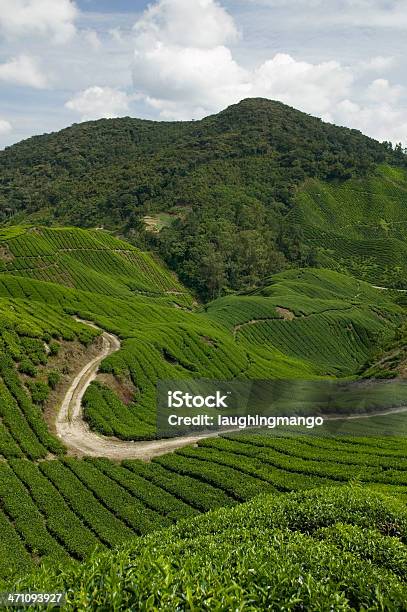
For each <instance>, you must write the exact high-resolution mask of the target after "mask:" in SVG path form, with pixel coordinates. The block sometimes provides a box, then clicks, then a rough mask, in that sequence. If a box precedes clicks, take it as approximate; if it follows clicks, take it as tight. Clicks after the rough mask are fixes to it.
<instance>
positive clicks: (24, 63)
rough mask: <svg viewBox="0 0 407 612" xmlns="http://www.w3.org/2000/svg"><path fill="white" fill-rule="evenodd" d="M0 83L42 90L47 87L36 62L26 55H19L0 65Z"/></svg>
mask: <svg viewBox="0 0 407 612" xmlns="http://www.w3.org/2000/svg"><path fill="white" fill-rule="evenodd" d="M0 81H6V82H7V83H13V84H16V85H26V86H28V87H35V88H36V89H43V88H45V87H46V86H47V79H46V77H45V76H44V75H43V74H42V72H41V70H40V68H39V66H38V64H37V62H36V60H35V59H33V58H32V57H30V56H28V55H19V56H18V57H14V58H12V59H11V60H9V61H8V62H5V63H4V64H0Z"/></svg>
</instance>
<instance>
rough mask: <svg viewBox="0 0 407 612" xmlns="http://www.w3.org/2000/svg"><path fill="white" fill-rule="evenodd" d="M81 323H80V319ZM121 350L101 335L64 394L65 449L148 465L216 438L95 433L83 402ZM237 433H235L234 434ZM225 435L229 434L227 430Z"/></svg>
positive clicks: (59, 428)
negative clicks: (138, 438)
mask: <svg viewBox="0 0 407 612" xmlns="http://www.w3.org/2000/svg"><path fill="white" fill-rule="evenodd" d="M78 320H79V319H78ZM80 322H81V323H86V324H87V325H90V326H92V327H95V328H96V326H95V325H93V323H89V322H88V321H80ZM119 349H120V340H119V339H118V338H117V337H116V336H114V335H113V334H109V333H108V332H103V333H102V348H101V351H100V353H99V355H97V356H96V357H94V358H93V359H92V360H91V361H90V362H89V363H88V364H87V365H86V366H84V367H83V368H82V370H81V371H80V372H79V373H78V374H77V376H75V378H74V380H73V381H72V384H71V385H70V387H69V389H68V391H67V392H66V394H65V397H64V399H63V402H62V404H61V408H60V411H59V413H58V415H57V418H56V422H55V426H56V432H57V435H58V437H59V438H60V440H61V441H62V442H63V443H64V444H65V446H66V447H67V448H68V449H69V451H71V453H72V454H75V455H76V456H88V457H106V458H108V459H113V460H117V461H122V460H124V459H142V460H144V461H149V460H150V459H152V458H153V457H158V456H159V455H164V454H165V453H169V452H171V451H174V450H176V449H178V448H182V447H183V446H189V445H191V444H196V443H197V442H198V441H199V440H202V439H204V438H210V437H216V436H218V435H219V432H213V433H204V434H201V435H193V436H185V437H182V438H172V439H166V440H153V441H145V442H126V441H124V440H119V439H118V438H111V437H107V436H101V435H99V434H97V433H95V432H93V431H92V430H91V429H90V428H89V426H88V424H87V423H86V422H85V421H84V420H83V414H82V398H83V396H84V394H85V391H86V389H87V388H88V387H89V385H90V383H91V382H92V381H93V380H95V378H96V376H97V373H98V369H99V365H100V363H101V362H102V361H103V359H105V357H107V356H108V355H111V354H112V353H115V352H116V351H118V350H119ZM406 410H407V408H406V407H403V408H394V409H392V410H388V411H383V412H377V413H372V414H366V415H360V414H359V415H351V416H348V417H343V416H339V415H338V416H336V415H332V416H330V417H329V416H327V417H326V420H327V421H332V420H334V421H335V420H354V419H361V418H362V419H363V418H370V417H373V416H385V415H390V414H396V413H399V412H406ZM231 431H235V430H231ZM222 433H226V432H225V430H224V431H223V432H222Z"/></svg>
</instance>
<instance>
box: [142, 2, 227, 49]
mask: <svg viewBox="0 0 407 612" xmlns="http://www.w3.org/2000/svg"><path fill="white" fill-rule="evenodd" d="M134 31H135V32H136V35H137V36H138V37H141V39H142V40H141V42H142V44H148V42H149V41H148V39H150V41H151V42H153V43H154V41H157V40H160V41H161V42H162V43H163V44H164V45H169V46H171V45H176V46H180V47H197V48H202V49H211V48H212V47H217V46H218V45H223V44H225V43H227V42H231V41H233V40H236V39H237V37H238V31H237V28H236V26H235V23H234V20H233V18H232V17H231V16H230V15H229V13H227V12H226V11H225V10H224V9H223V8H222V7H221V6H220V5H219V4H218V2H215V0H193V1H191V0H160V1H159V2H157V3H156V4H154V5H151V6H149V7H148V8H147V10H146V11H145V12H144V14H143V15H142V17H141V18H140V19H139V20H138V22H137V23H136V24H135V26H134Z"/></svg>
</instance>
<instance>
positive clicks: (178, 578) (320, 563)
mask: <svg viewBox="0 0 407 612" xmlns="http://www.w3.org/2000/svg"><path fill="white" fill-rule="evenodd" d="M406 529H407V513H406V510H405V506H404V505H403V504H400V503H399V502H397V501H396V500H394V499H392V498H390V497H385V496H382V495H379V494H372V493H370V492H369V491H368V490H366V489H363V488H360V487H357V486H356V487H355V486H354V487H342V488H337V487H331V488H322V489H320V490H314V491H310V492H305V493H296V494H291V495H287V496H282V497H275V496H269V495H267V496H261V497H259V498H257V499H255V500H253V501H251V502H250V503H248V504H242V505H240V506H238V507H236V508H233V509H222V510H217V511H215V512H211V513H209V514H207V515H205V516H201V517H198V518H194V519H188V520H185V521H182V522H181V523H180V524H179V525H177V526H176V527H172V528H170V529H168V530H166V531H163V532H160V533H157V534H152V535H149V536H147V537H142V538H138V539H135V540H133V541H132V542H131V543H129V544H126V545H125V546H124V547H122V548H120V549H119V550H117V551H114V552H108V553H101V554H98V555H97V556H92V557H91V558H90V559H89V560H88V561H86V562H85V563H84V564H82V565H79V566H72V565H69V564H65V565H64V567H63V568H61V569H57V570H56V569H50V568H47V569H44V570H42V571H41V572H40V573H38V574H35V575H33V576H31V577H29V578H25V579H24V580H21V581H19V583H18V587H17V588H18V589H19V590H23V589H30V590H32V591H52V590H59V591H66V592H67V593H68V603H67V605H66V609H67V610H77V609H81V610H94V609H95V607H98V608H100V609H113V610H128V609H131V610H152V609H154V610H168V611H170V610H175V609H177V610H215V609H222V610H223V609H228V610H230V609H244V608H245V607H246V608H250V609H254V610H266V609H267V610H282V609H292V610H300V609H305V610H315V611H316V610H343V611H346V610H349V611H350V610H361V609H365V610H368V609H370V610H388V611H390V612H392V611H394V612H396V611H401V610H406V600H407V585H406V567H407V565H406V563H407V552H406V539H407V535H406Z"/></svg>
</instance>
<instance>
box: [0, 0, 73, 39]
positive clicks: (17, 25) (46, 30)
mask: <svg viewBox="0 0 407 612" xmlns="http://www.w3.org/2000/svg"><path fill="white" fill-rule="evenodd" d="M77 16H78V9H77V8H76V6H75V4H74V2H72V1H71V0H0V31H2V32H3V34H5V35H6V36H7V37H9V38H15V37H27V36H31V35H35V36H40V37H50V38H51V40H52V41H53V42H57V43H64V42H67V41H68V40H69V39H71V38H72V37H73V35H74V34H75V31H76V30H75V25H74V21H75V19H76V17H77Z"/></svg>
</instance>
